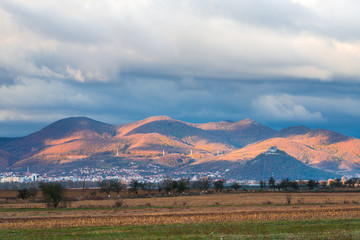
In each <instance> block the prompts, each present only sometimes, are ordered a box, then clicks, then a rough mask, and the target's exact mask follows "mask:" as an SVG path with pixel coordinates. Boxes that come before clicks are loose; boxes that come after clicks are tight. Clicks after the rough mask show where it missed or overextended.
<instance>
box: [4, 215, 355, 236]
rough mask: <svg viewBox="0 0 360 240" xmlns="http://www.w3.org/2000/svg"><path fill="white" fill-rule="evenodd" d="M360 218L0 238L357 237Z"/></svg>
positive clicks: (35, 232) (55, 231)
mask: <svg viewBox="0 0 360 240" xmlns="http://www.w3.org/2000/svg"><path fill="white" fill-rule="evenodd" d="M359 233H360V218H355V219H328V220H324V219H321V220H280V221H279V220H278V221H244V222H229V223H192V224H161V225H147V226H146V225H139V226H112V227H71V228H52V229H39V228H35V229H19V230H0V238H1V239H114V238H116V239H171V238H176V239H219V238H225V239H241V238H242V239H256V238H259V239H262V238H264V237H265V238H268V239H273V238H274V239H288V238H292V239H323V238H325V239H356V238H358V237H359V236H360V235H359Z"/></svg>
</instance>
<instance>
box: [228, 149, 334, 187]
mask: <svg viewBox="0 0 360 240" xmlns="http://www.w3.org/2000/svg"><path fill="white" fill-rule="evenodd" d="M230 175H231V176H234V177H235V176H238V177H239V178H242V179H254V180H265V181H267V180H268V179H269V178H270V177H274V178H275V179H286V178H289V179H292V180H301V179H314V180H321V179H329V178H334V177H339V176H337V175H336V174H334V173H331V172H326V171H323V170H320V169H316V168H312V167H309V166H307V165H306V164H304V163H302V162H300V161H299V160H297V159H296V158H294V157H291V156H290V155H288V154H286V153H285V152H283V151H280V150H276V151H274V152H269V151H266V152H264V153H261V154H259V155H258V156H256V157H255V158H254V159H252V160H249V161H247V162H246V163H245V164H244V166H243V167H242V168H238V169H232V170H231V172H230Z"/></svg>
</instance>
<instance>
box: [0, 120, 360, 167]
mask: <svg viewBox="0 0 360 240" xmlns="http://www.w3.org/2000/svg"><path fill="white" fill-rule="evenodd" d="M0 140H1V141H0V166H2V167H6V168H9V169H21V168H24V166H26V165H29V164H31V165H34V166H35V169H36V168H39V169H40V168H43V169H47V168H52V167H55V166H60V165H64V164H70V165H71V164H76V165H86V164H87V165H89V164H92V165H94V164H95V165H97V166H98V165H99V166H100V165H101V163H100V162H99V159H105V161H106V162H109V163H111V164H116V162H117V161H118V160H119V159H123V160H124V161H127V160H128V161H134V160H136V161H143V162H147V161H153V162H155V163H157V164H160V165H164V166H169V167H184V168H186V169H191V168H193V169H196V168H198V167H200V166H205V165H206V166H211V168H216V166H219V167H220V166H222V165H224V164H225V165H226V164H230V165H231V166H236V167H240V168H241V167H244V166H245V165H246V162H249V161H251V160H253V159H254V158H256V157H257V156H258V155H259V154H262V153H263V152H265V151H266V150H267V149H268V148H269V147H272V146H277V147H278V148H279V149H280V151H283V152H285V153H286V154H288V155H289V156H290V157H293V158H295V159H297V160H298V161H300V162H301V163H302V164H305V165H306V166H307V167H312V168H314V167H315V168H319V169H322V170H325V171H330V172H334V173H336V172H339V171H349V172H358V171H359V169H360V167H359V166H360V140H359V139H357V138H354V137H349V136H345V135H343V134H340V133H336V132H333V131H331V130H326V129H310V128H308V127H306V126H295V127H288V128H284V129H281V130H279V131H277V130H274V129H272V128H270V127H267V126H265V125H262V124H260V123H258V122H256V121H254V120H251V119H244V120H241V121H237V122H232V121H220V122H209V123H201V124H194V123H187V122H184V121H180V120H176V119H173V118H171V117H168V116H153V117H149V118H146V119H143V120H140V121H136V122H131V123H126V124H122V125H112V124H107V123H103V122H100V121H96V120H93V119H90V118H86V117H70V118H65V119H61V120H58V121H56V122H54V123H52V124H49V125H48V126H46V127H44V128H42V129H41V130H39V131H36V132H34V133H32V134H29V135H27V136H25V137H20V138H14V139H7V138H0ZM244 164H245V165H244ZM225 165H224V166H225Z"/></svg>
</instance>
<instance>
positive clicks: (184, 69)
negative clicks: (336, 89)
mask: <svg viewBox="0 0 360 240" xmlns="http://www.w3.org/2000/svg"><path fill="white" fill-rule="evenodd" d="M326 2H327V1H326ZM260 5H261V6H263V7H261V6H260ZM264 6H266V9H264ZM323 9H326V11H324V10H323ZM338 9H339V11H340V13H338V11H337V10H338ZM357 10H360V3H358V2H356V1H350V0H345V1H341V2H340V1H335V0H333V1H330V3H328V4H327V3H326V4H325V3H324V1H316V3H314V4H309V2H308V1H297V2H296V3H294V2H293V1H290V0H266V1H264V0H262V1H259V2H256V3H255V2H254V1H250V0H249V1H240V2H239V1H227V2H223V1H211V2H208V1H199V2H189V1H176V2H171V1H170V2H169V1H160V0H159V1H140V0H139V1H136V0H134V1H102V2H101V3H99V2H94V1H37V2H36V3H35V2H29V1H25V0H12V1H7V0H4V1H2V2H1V3H0V16H1V19H2V22H1V23H0V27H1V29H2V31H1V33H0V39H1V40H0V41H1V42H2V43H1V44H0V50H1V52H2V55H1V56H0V67H6V68H7V69H10V70H11V71H12V72H16V73H17V74H18V75H21V76H23V77H28V76H29V75H31V76H33V77H47V78H59V79H63V78H67V77H70V78H74V79H77V80H78V81H82V82H84V81H102V82H104V81H109V80H114V79H121V77H120V78H119V77H118V76H119V75H120V76H121V74H122V73H126V74H127V73H129V72H130V73H138V72H140V73H142V74H151V75H162V74H165V75H168V76H169V75H171V76H173V77H178V78H182V77H183V76H194V77H195V78H197V77H213V78H234V79H241V78H246V79H249V78H260V79H273V78H274V77H275V78H276V77H290V78H291V77H294V78H310V79H320V80H331V79H332V78H334V77H337V76H345V77H348V76H349V77H355V78H356V79H357V80H358V79H360V69H359V68H358V66H357V63H358V62H360V35H359V36H357V35H354V32H358V31H357V24H356V23H357V22H359V21H360V15H359V14H357V12H358V11H357ZM346 11H348V12H350V13H349V15H350V16H348V14H347V13H346ZM355 12H356V15H355V14H353V13H355ZM334 14H335V15H336V18H335V19H337V20H336V21H335V20H332V19H333V18H332V17H333V16H334ZM340 20H341V21H340ZM349 39H350V40H349ZM68 66H71V68H70V69H68ZM64 69H67V71H66V72H65V73H64V72H63V70H64ZM66 73H67V74H68V75H66Z"/></svg>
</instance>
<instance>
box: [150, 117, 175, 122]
mask: <svg viewBox="0 0 360 240" xmlns="http://www.w3.org/2000/svg"><path fill="white" fill-rule="evenodd" d="M164 120H175V121H176V119H173V118H171V117H169V116H165V115H160V116H152V117H148V118H145V119H144V120H143V121H145V122H152V121H164Z"/></svg>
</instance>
